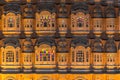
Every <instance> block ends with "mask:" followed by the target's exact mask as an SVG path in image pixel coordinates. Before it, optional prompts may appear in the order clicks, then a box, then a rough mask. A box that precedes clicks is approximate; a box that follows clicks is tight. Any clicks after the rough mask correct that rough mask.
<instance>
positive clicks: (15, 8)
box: [4, 3, 21, 14]
mask: <svg viewBox="0 0 120 80" xmlns="http://www.w3.org/2000/svg"><path fill="white" fill-rule="evenodd" d="M8 12H13V13H16V14H17V13H21V9H20V5H19V4H15V3H8V4H6V5H5V6H4V13H8Z"/></svg>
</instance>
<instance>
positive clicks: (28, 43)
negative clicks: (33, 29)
mask: <svg viewBox="0 0 120 80" xmlns="http://www.w3.org/2000/svg"><path fill="white" fill-rule="evenodd" d="M27 45H29V46H32V41H31V39H30V38H26V39H25V42H24V46H27Z"/></svg>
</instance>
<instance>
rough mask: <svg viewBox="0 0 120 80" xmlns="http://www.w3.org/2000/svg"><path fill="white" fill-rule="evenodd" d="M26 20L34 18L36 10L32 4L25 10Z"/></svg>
mask: <svg viewBox="0 0 120 80" xmlns="http://www.w3.org/2000/svg"><path fill="white" fill-rule="evenodd" d="M23 16H24V18H34V10H33V7H32V5H31V4H30V3H28V4H27V5H26V6H25V8H24V15H23Z"/></svg>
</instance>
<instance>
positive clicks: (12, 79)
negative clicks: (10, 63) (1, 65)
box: [4, 76, 17, 80]
mask: <svg viewBox="0 0 120 80" xmlns="http://www.w3.org/2000/svg"><path fill="white" fill-rule="evenodd" d="M4 80H17V79H15V78H14V77H12V76H10V77H7V78H5V79H4Z"/></svg>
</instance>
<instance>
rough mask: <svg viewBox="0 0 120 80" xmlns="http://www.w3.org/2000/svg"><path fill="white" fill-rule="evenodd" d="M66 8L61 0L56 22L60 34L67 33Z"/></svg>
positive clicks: (63, 0)
mask: <svg viewBox="0 0 120 80" xmlns="http://www.w3.org/2000/svg"><path fill="white" fill-rule="evenodd" d="M68 20H69V18H68V10H67V7H66V4H65V0H61V3H60V7H59V10H58V18H57V23H58V28H59V32H60V35H65V34H66V33H67V29H68V26H69V25H68V22H69V21H68Z"/></svg>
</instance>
